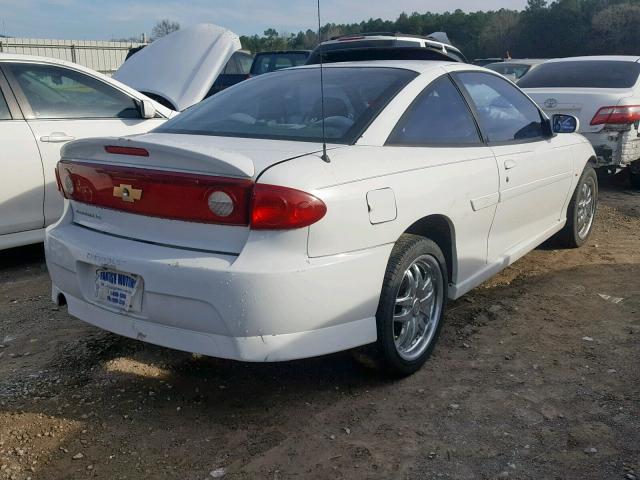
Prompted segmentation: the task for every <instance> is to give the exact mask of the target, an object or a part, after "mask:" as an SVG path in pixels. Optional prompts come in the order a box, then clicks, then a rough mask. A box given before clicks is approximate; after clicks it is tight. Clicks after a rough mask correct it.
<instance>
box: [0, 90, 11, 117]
mask: <svg viewBox="0 0 640 480" xmlns="http://www.w3.org/2000/svg"><path fill="white" fill-rule="evenodd" d="M0 120H11V114H10V113H9V106H8V105H7V101H6V100H5V98H4V95H2V92H0Z"/></svg>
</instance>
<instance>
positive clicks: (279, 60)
mask: <svg viewBox="0 0 640 480" xmlns="http://www.w3.org/2000/svg"><path fill="white" fill-rule="evenodd" d="M289 67H293V62H292V61H291V59H290V58H288V57H283V56H278V57H276V64H275V66H274V67H273V68H274V70H281V69H283V68H289Z"/></svg>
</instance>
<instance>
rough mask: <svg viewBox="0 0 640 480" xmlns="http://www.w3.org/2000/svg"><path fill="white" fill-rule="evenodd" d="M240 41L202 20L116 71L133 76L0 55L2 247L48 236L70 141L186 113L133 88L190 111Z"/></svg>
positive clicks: (150, 125)
mask: <svg viewBox="0 0 640 480" xmlns="http://www.w3.org/2000/svg"><path fill="white" fill-rule="evenodd" d="M239 48H240V40H239V38H238V36H237V35H235V34H233V33H231V32H229V31H228V30H226V29H223V28H221V27H217V26H215V25H206V24H205V25H196V26H194V27H191V28H188V29H184V30H182V31H180V32H176V34H174V35H168V36H167V37H165V38H164V39H163V40H162V41H158V42H154V44H153V45H152V46H150V47H147V48H145V49H144V50H143V51H142V52H139V53H137V54H136V55H134V56H133V57H132V58H131V59H129V60H128V61H127V62H126V63H125V64H124V65H123V67H121V71H118V73H117V74H116V76H117V77H118V78H120V79H121V80H122V82H124V83H122V82H120V81H117V80H114V79H112V78H109V77H106V76H104V75H102V74H100V73H98V72H96V71H93V70H91V69H88V68H85V67H82V66H80V65H77V64H74V63H70V62H65V61H61V60H56V59H51V58H43V57H35V56H27V55H16V54H6V53H4V54H3V53H0V144H1V145H2V158H3V160H4V163H3V171H2V176H1V177H0V250H2V249H6V248H11V247H17V246H20V245H27V244H30V243H38V242H42V241H43V239H44V229H45V227H46V226H48V225H51V224H52V223H54V222H55V221H56V220H58V219H59V218H60V215H61V214H62V205H63V204H62V199H61V198H60V195H59V194H58V192H57V191H56V181H55V167H56V164H57V163H58V161H59V160H60V147H61V146H62V145H64V144H65V143H66V142H68V141H71V140H74V139H81V138H87V137H93V136H97V135H114V136H121V135H131V134H136V133H143V132H148V131H149V130H152V129H154V128H156V127H158V126H159V125H161V124H162V123H163V122H165V121H166V119H167V118H170V117H171V116H174V115H175V114H177V113H178V112H177V111H174V110H172V109H169V108H166V107H164V106H162V105H161V104H160V103H157V102H155V101H153V100H151V99H150V98H148V97H147V96H145V95H144V94H142V93H140V91H139V90H134V89H133V88H131V86H133V87H134V88H138V89H140V88H144V89H147V90H148V91H149V92H150V94H152V95H154V96H156V97H157V98H160V99H170V100H171V102H172V104H173V105H177V107H176V110H182V109H184V108H187V107H189V106H191V105H193V104H194V103H197V102H199V101H200V100H202V99H203V98H205V97H206V96H207V95H209V94H210V91H211V88H212V86H213V84H214V82H215V80H216V78H217V77H218V74H219V73H220V72H221V71H222V70H223V69H224V68H225V65H226V64H227V61H229V59H230V58H231V57H232V55H233V54H234V52H236V51H237V50H238V49H239ZM185 52H188V54H185ZM160 58H162V59H164V61H162V60H160ZM150 64H153V65H155V69H151V68H150V67H149V65H150ZM144 72H146V75H144V74H143V73H144ZM125 83H126V85H125ZM165 103H166V102H165Z"/></svg>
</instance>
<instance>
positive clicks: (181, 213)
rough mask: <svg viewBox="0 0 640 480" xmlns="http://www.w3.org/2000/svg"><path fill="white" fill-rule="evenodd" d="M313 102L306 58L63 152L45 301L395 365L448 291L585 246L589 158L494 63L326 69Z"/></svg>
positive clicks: (430, 323) (167, 341)
mask: <svg viewBox="0 0 640 480" xmlns="http://www.w3.org/2000/svg"><path fill="white" fill-rule="evenodd" d="M320 92H321V88H320V70H319V68H318V66H307V67H300V68H294V69H289V70H282V71H279V72H275V73H272V74H269V75H264V76H260V77H256V78H253V79H250V80H248V81H246V82H244V83H242V84H239V85H237V86H235V87H234V88H232V89H229V90H226V91H225V92H222V93H220V94H218V95H216V96H214V97H212V98H210V99H208V100H206V101H204V102H202V103H200V104H198V105H196V106H194V107H193V108H191V109H189V110H188V111H186V112H184V113H182V114H181V115H179V116H177V117H175V118H173V119H171V120H170V121H168V122H167V123H165V124H164V125H163V126H161V127H160V128H158V129H156V130H154V131H153V132H151V133H149V134H144V135H138V136H133V137H128V138H98V139H92V140H82V141H77V142H73V143H71V144H69V145H67V146H66V147H65V148H64V149H63V152H62V160H61V161H60V163H59V165H58V170H57V171H58V176H59V182H60V189H61V191H62V192H63V195H64V196H65V197H66V198H67V201H66V209H65V213H64V216H63V217H62V219H61V220H60V221H59V222H58V223H57V224H56V225H54V226H52V227H50V228H49V229H48V231H47V239H46V255H47V266H48V268H49V272H50V274H51V278H52V280H53V299H54V301H56V302H58V303H59V304H64V303H66V304H67V305H68V310H69V313H70V314H71V315H73V316H76V317H78V318H80V319H82V320H84V321H86V322H89V323H92V324H94V325H97V326H99V327H101V328H104V329H107V330H110V331H112V332H116V333H118V334H121V335H125V336H127V337H131V338H137V339H140V340H143V341H146V342H151V343H154V344H158V345H163V346H167V347H172V348H175V349H180V350H185V351H189V352H197V353H201V354H205V355H211V356H216V357H224V358H230V359H236V360H244V361H261V362H262V361H282V360H290V359H296V358H303V357H311V356H316V355H322V354H327V353H331V352H336V351H340V350H345V349H350V348H353V347H358V346H361V345H367V344H373V343H375V344H376V345H377V352H378V354H379V355H381V357H382V359H383V360H384V361H385V364H386V366H387V367H388V368H389V369H390V370H391V371H392V372H394V373H396V374H401V375H402V374H409V373H412V372H414V371H415V370H417V369H418V368H419V367H420V365H421V364H422V363H423V362H424V361H425V360H426V358H427V357H428V356H429V355H430V353H431V351H432V350H433V347H434V345H435V342H436V338H437V336H438V332H439V329H440V326H441V324H442V321H441V320H442V315H443V312H444V310H445V305H446V301H447V298H458V297H460V296H461V295H463V294H464V293H465V292H467V291H468V290H470V289H471V288H473V287H474V286H476V285H478V284H480V283H481V282H482V281H484V280H486V279H488V278H489V277H491V276H492V275H494V274H495V273H496V272H498V271H500V270H501V269H503V268H504V267H506V266H507V265H509V264H511V263H513V262H514V261H515V260H517V259H518V258H519V257H521V256H522V255H524V254H526V253H527V252H529V251H530V250H531V249H533V248H535V247H536V246H537V245H539V244H540V243H542V242H543V241H545V240H546V239H548V238H550V237H552V236H554V235H558V239H559V240H560V241H562V242H564V243H565V244H566V245H569V246H574V247H575V246H579V245H581V244H583V243H584V242H585V241H586V239H587V238H588V236H589V234H590V232H591V228H592V225H593V219H594V214H595V209H596V202H597V192H598V189H597V179H596V177H595V174H594V172H593V169H592V168H591V167H590V166H588V162H589V160H593V158H594V151H593V148H592V147H591V146H590V145H589V143H588V142H587V141H586V140H585V139H584V138H583V137H582V136H580V135H576V134H573V133H571V132H573V130H574V129H575V128H576V126H577V125H576V119H575V118H573V117H570V116H559V117H555V118H553V119H552V120H549V119H547V117H546V116H544V114H543V113H541V111H540V110H539V109H538V107H537V106H536V105H535V104H534V103H533V101H532V100H530V99H529V98H528V97H527V96H526V95H524V94H523V93H522V92H521V91H520V90H519V89H518V88H517V87H516V86H514V85H513V84H512V83H510V82H509V81H507V80H505V79H504V78H503V77H501V76H500V75H498V74H496V73H494V72H491V71H489V70H485V69H482V68H480V67H474V66H471V65H465V64H460V63H450V62H438V61H382V62H358V63H338V64H333V65H330V66H325V68H324V102H323V101H322V96H321V93H320ZM323 112H324V122H323ZM323 131H324V136H323ZM555 132H563V133H561V134H558V133H555ZM323 138H326V140H327V142H328V145H327V157H326V158H323V153H322V151H323V142H322V140H323Z"/></svg>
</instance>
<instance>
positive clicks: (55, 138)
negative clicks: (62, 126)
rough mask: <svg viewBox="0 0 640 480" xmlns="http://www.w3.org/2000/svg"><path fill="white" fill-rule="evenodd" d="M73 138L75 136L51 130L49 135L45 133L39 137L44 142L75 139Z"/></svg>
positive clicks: (60, 141)
mask: <svg viewBox="0 0 640 480" xmlns="http://www.w3.org/2000/svg"><path fill="white" fill-rule="evenodd" d="M75 139H76V137H72V136H71V135H67V134H66V133H64V132H53V133H52V134H51V135H45V136H43V137H40V141H41V142H46V143H62V142H70V141H71V140H75Z"/></svg>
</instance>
